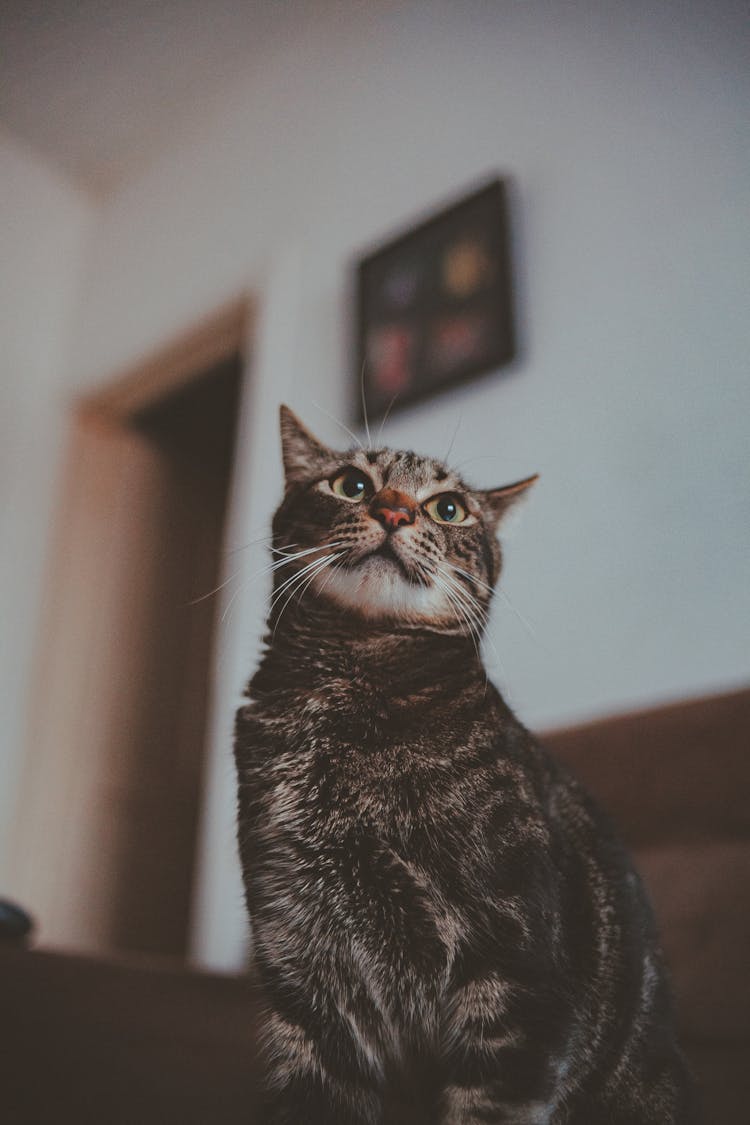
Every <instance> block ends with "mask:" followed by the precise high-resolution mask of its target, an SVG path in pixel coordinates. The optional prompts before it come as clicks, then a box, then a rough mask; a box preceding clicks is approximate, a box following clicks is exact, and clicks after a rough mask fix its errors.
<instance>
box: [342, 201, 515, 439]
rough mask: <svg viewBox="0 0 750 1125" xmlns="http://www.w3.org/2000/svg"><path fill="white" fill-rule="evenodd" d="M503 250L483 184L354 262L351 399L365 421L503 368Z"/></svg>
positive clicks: (501, 205)
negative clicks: (365, 416)
mask: <svg viewBox="0 0 750 1125" xmlns="http://www.w3.org/2000/svg"><path fill="white" fill-rule="evenodd" d="M509 242H510V239H509V231H508V202H507V189H506V185H505V183H504V182H503V181H502V180H493V181H492V182H491V183H488V184H486V185H485V186H484V187H482V188H481V189H480V190H479V191H476V192H474V193H473V194H471V195H469V196H467V197H466V198H464V199H462V200H460V201H459V202H458V203H455V204H453V205H452V206H450V207H448V208H446V209H445V210H442V211H440V212H439V213H438V214H436V215H434V216H433V217H431V218H429V219H428V220H427V221H426V222H422V223H420V224H419V225H418V226H416V227H414V228H413V229H412V230H409V231H407V232H406V233H405V234H402V235H401V236H399V237H398V238H395V239H393V240H392V241H389V242H387V243H385V244H383V245H382V246H380V247H378V248H377V249H375V250H374V251H373V252H371V253H370V254H368V255H367V256H366V257H365V258H362V259H361V261H360V262H359V264H358V267H357V302H358V309H357V313H358V319H357V370H356V391H357V398H358V399H361V397H362V396H361V395H360V387H362V388H363V390H364V398H365V400H366V403H367V413H368V416H369V417H370V418H371V419H373V418H377V417H379V416H381V415H383V414H384V413H385V412H386V411H387V410H388V409H389V408H390V407H391V406H392V409H394V410H396V409H398V408H399V407H400V406H404V405H406V404H407V403H412V402H416V401H417V400H419V399H422V398H426V397H427V396H428V395H432V394H435V393H436V392H437V391H440V390H442V389H443V388H444V387H448V386H450V385H452V384H456V383H459V382H462V381H463V380H465V379H471V378H473V377H474V376H476V375H480V374H482V373H483V372H486V371H492V370H495V369H496V368H498V367H501V366H503V365H504V364H507V363H508V362H509V361H510V360H511V359H512V358H513V356H514V353H515V339H514V331H513V301H512V290H511V269H510V246H509ZM358 410H359V417H360V420H362V417H363V411H362V404H361V401H360V402H359V406H358Z"/></svg>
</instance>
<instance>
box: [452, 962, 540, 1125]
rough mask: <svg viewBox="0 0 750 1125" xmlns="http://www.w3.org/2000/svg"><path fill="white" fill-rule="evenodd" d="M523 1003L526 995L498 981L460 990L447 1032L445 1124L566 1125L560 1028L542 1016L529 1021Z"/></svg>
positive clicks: (492, 979)
mask: <svg viewBox="0 0 750 1125" xmlns="http://www.w3.org/2000/svg"><path fill="white" fill-rule="evenodd" d="M519 999H520V994H519V990H518V989H517V988H516V987H514V986H513V985H511V984H509V983H508V981H506V980H504V979H502V978H501V977H500V976H496V975H494V974H489V975H486V976H483V977H481V978H478V979H475V980H470V981H468V982H467V983H465V984H464V985H462V986H461V987H458V988H456V989H455V991H454V993H453V994H452V996H451V999H450V1004H449V1007H448V1018H447V1020H446V1025H445V1031H444V1048H443V1058H444V1067H443V1094H442V1101H441V1116H440V1123H441V1125H480V1123H481V1125H488V1123H489V1122H492V1123H493V1125H553V1123H556V1122H557V1121H558V1117H557V1116H556V1110H557V1105H558V1101H559V1097H558V1095H559V1090H558V1089H557V1085H558V1083H557V1081H556V1076H557V1074H558V1072H559V1066H558V1065H557V1064H556V1063H555V1054H554V1051H553V1049H552V1040H554V1039H555V1038H556V1036H555V1035H554V1032H553V1026H554V1022H556V1021H555V1019H554V1016H553V1017H552V1020H551V1021H549V1022H547V1021H544V1020H539V1019H537V1018H535V1015H534V1014H532V1017H531V1019H530V1021H525V1020H523V1019H522V1018H521V1015H520V1013H519V1011H518V1009H519V1007H521V1006H522V1005H520V1004H519ZM537 1014H538V1013H537ZM530 1026H531V1027H533V1028H534V1030H533V1031H532V1030H529V1027H530ZM542 1028H544V1030H542Z"/></svg>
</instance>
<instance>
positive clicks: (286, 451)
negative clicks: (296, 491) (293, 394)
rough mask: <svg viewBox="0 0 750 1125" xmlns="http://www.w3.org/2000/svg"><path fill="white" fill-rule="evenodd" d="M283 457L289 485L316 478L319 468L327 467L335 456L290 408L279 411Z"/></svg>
mask: <svg viewBox="0 0 750 1125" xmlns="http://www.w3.org/2000/svg"><path fill="white" fill-rule="evenodd" d="M279 423H280V426H281V456H282V459H283V461H284V475H285V477H286V480H287V483H289V482H291V481H295V480H301V479H303V478H305V477H307V478H309V477H312V476H315V473H316V471H317V469H318V467H323V466H324V465H327V464H328V463H329V462H330V461H331V459H332V457H333V454H332V452H331V450H330V449H328V447H327V446H325V445H323V444H322V442H319V441H318V439H317V438H316V437H313V435H312V434H311V433H310V431H309V430H308V429H306V428H305V427H304V426H303V425H302V423H301V422H300V420H299V418H298V417H297V415H296V414H293V413H292V411H291V410H290V409H289V407H288V406H282V407H281V409H280V411H279Z"/></svg>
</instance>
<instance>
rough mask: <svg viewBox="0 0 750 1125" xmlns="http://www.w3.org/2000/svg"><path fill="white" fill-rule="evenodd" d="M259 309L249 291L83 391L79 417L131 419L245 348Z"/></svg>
mask: <svg viewBox="0 0 750 1125" xmlns="http://www.w3.org/2000/svg"><path fill="white" fill-rule="evenodd" d="M254 314H255V304H254V302H253V299H252V297H251V296H250V295H249V294H243V295H242V296H241V297H239V298H236V299H235V300H233V301H231V302H229V303H228V304H226V305H224V306H222V307H221V308H220V309H219V310H218V311H216V312H215V313H213V314H211V315H210V316H207V317H206V318H205V319H203V320H202V321H200V322H199V323H198V324H197V325H196V326H195V327H194V328H192V329H190V330H189V331H188V332H187V333H184V334H183V335H181V336H180V337H178V339H176V340H175V341H173V342H172V343H169V344H167V345H166V346H165V347H162V348H159V349H158V350H157V351H155V352H153V353H152V354H151V355H150V356H146V357H145V358H144V359H142V360H141V361H140V362H137V363H135V364H132V365H130V366H129V367H128V368H127V370H126V371H124V372H121V373H120V374H119V375H115V376H114V377H113V378H111V379H109V380H107V386H106V388H105V389H104V390H102V391H95V392H94V393H93V394H91V393H89V394H86V395H83V396H82V397H81V398H80V399H79V400H78V403H77V407H76V413H77V414H78V415H79V417H91V418H99V419H108V420H110V421H114V422H118V423H120V424H122V423H123V422H127V421H128V420H129V419H131V418H132V417H133V415H134V414H138V413H139V412H140V411H141V410H144V409H146V408H147V407H149V406H151V405H152V404H153V403H155V402H157V401H158V400H159V399H162V398H164V397H166V396H167V395H169V394H172V393H174V392H175V391H178V390H179V389H180V388H181V387H183V386H186V385H187V384H188V383H190V382H191V380H192V379H194V378H198V377H200V376H201V375H203V374H204V373H205V371H206V370H207V369H209V368H210V367H213V366H214V365H216V364H218V363H220V362H221V361H222V360H223V359H226V358H227V357H228V356H230V355H232V354H233V353H237V352H239V353H240V354H243V353H244V351H245V348H246V344H247V340H248V330H249V327H250V325H251V323H252V321H253V318H254Z"/></svg>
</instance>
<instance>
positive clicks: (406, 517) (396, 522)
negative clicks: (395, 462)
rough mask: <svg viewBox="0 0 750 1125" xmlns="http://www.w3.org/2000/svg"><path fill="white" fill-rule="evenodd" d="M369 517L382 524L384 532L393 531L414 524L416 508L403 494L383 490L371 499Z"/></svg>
mask: <svg viewBox="0 0 750 1125" xmlns="http://www.w3.org/2000/svg"><path fill="white" fill-rule="evenodd" d="M370 515H371V516H372V517H373V519H376V520H377V521H378V523H380V524H382V525H383V527H384V528H385V529H386V531H395V530H396V528H397V527H401V525H402V524H405V523H414V520H415V519H416V515H417V510H416V506H415V504H414V502H413V500H411V499H410V498H409V497H408V496H405V495H404V493H403V492H397V491H396V490H395V489H394V488H384V489H382V490H381V491H380V492H379V493H378V494H377V495H376V496H374V497H373V501H372V504H371V506H370Z"/></svg>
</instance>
